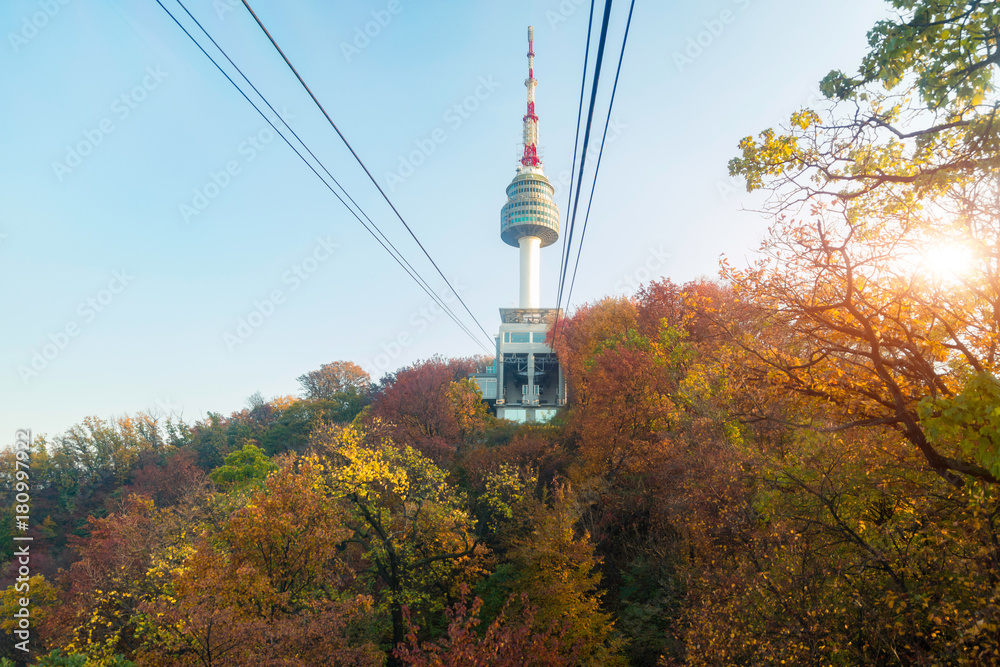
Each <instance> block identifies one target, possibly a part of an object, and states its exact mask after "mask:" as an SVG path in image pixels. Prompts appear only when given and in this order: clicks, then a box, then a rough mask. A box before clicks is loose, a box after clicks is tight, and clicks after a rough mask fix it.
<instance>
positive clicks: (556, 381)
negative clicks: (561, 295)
mask: <svg viewBox="0 0 1000 667" xmlns="http://www.w3.org/2000/svg"><path fill="white" fill-rule="evenodd" d="M556 314H557V310H556V309H555V308H501V309H500V319H501V324H500V333H499V334H498V335H497V337H496V341H497V352H496V360H495V361H494V365H493V366H492V367H490V369H489V370H488V371H487V372H486V373H477V374H475V375H473V376H471V377H472V379H473V380H475V381H476V383H477V384H478V385H479V389H480V391H482V393H483V398H484V399H485V400H486V401H487V403H489V404H490V405H491V406H492V407H493V408H494V410H495V412H496V416H497V417H498V418H500V419H510V420H512V421H516V422H547V421H549V420H550V419H552V417H554V416H555V414H556V410H557V409H558V408H559V407H560V406H562V405H565V404H566V384H565V382H564V380H563V375H562V368H561V367H560V366H559V359H558V358H556V354H555V351H554V350H552V348H550V347H549V346H548V345H547V344H546V342H545V338H546V335H547V334H548V331H549V329H550V328H552V324H553V323H554V322H555V319H556Z"/></svg>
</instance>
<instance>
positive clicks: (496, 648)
mask: <svg viewBox="0 0 1000 667" xmlns="http://www.w3.org/2000/svg"><path fill="white" fill-rule="evenodd" d="M517 601H518V602H519V608H520V611H519V613H518V614H517V615H516V616H514V615H512V614H511V613H510V611H509V606H510V605H509V604H508V605H504V608H503V609H502V610H501V612H500V613H499V614H498V615H497V616H496V618H494V619H493V621H492V622H491V623H490V624H489V625H488V626H487V627H486V628H485V630H484V631H480V630H479V629H478V626H479V625H480V623H481V618H480V612H481V611H482V607H483V601H482V600H481V599H479V598H476V599H475V600H473V601H472V603H471V604H469V603H467V602H466V601H465V600H462V601H460V602H456V603H455V604H454V605H452V606H451V607H449V608H448V609H447V610H446V613H447V616H448V630H447V633H446V635H445V636H444V637H442V638H440V639H438V640H437V641H434V642H429V641H425V642H421V641H420V640H419V630H420V628H419V627H417V626H414V625H413V624H412V623H411V624H410V625H409V632H408V633H407V635H406V643H405V644H401V645H400V646H398V647H397V648H396V657H397V658H398V659H399V660H400V662H401V663H402V664H403V665H406V666H407V667H432V666H436V667H474V666H476V665H490V666H491V667H522V666H523V667H571V666H573V665H578V664H579V662H578V653H579V647H578V645H577V644H574V643H572V642H566V641H565V636H564V635H565V633H566V628H567V626H568V625H569V623H568V622H564V623H553V624H551V625H550V626H549V627H548V628H547V629H545V630H543V631H541V632H539V631H536V630H535V629H534V628H535V625H536V624H535V613H536V609H535V607H533V606H532V605H531V604H530V603H529V601H528V598H527V595H524V594H522V595H521V596H520V597H519V598H517ZM408 616H409V615H408V614H407V620H408V621H409V618H408Z"/></svg>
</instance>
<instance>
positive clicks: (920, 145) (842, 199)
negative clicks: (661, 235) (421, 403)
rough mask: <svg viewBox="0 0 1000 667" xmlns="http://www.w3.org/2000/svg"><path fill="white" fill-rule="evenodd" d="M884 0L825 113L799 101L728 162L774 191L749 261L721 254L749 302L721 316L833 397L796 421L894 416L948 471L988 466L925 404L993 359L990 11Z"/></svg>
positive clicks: (806, 389) (751, 349) (775, 366)
mask: <svg viewBox="0 0 1000 667" xmlns="http://www.w3.org/2000/svg"><path fill="white" fill-rule="evenodd" d="M892 4H893V5H894V6H895V7H896V8H898V9H899V10H900V11H901V14H900V17H899V18H898V19H895V20H886V21H882V22H879V23H878V24H877V25H876V26H875V28H873V29H872V31H871V32H870V33H869V42H870V44H871V45H872V48H871V50H870V51H869V53H868V55H867V56H866V57H865V59H864V61H863V62H862V65H861V68H860V69H859V72H858V74H857V75H856V76H854V77H848V76H846V75H844V74H843V73H841V72H832V73H831V74H830V75H828V76H827V77H826V79H824V82H823V90H824V93H825V94H826V95H827V97H828V98H829V99H830V100H831V102H833V103H834V105H833V106H832V108H831V110H830V112H829V114H828V115H829V120H823V118H822V117H821V116H820V114H818V113H817V112H815V111H813V110H803V111H800V112H797V113H796V114H794V115H793V116H792V118H791V129H790V130H789V131H788V132H787V133H786V134H781V135H779V134H776V133H775V132H773V131H772V130H766V131H765V132H763V133H761V135H760V139H759V141H758V140H754V139H752V138H749V137H748V138H746V139H744V140H743V142H741V145H740V146H741V150H742V156H741V157H738V158H735V159H734V160H733V161H732V162H731V163H730V171H731V172H732V173H733V174H734V175H735V174H739V175H742V176H744V177H745V178H746V182H747V187H748V189H750V190H752V189H757V188H762V187H766V188H768V189H769V190H770V191H771V193H772V195H773V197H772V200H771V203H770V205H769V208H768V210H769V211H770V212H771V213H773V214H775V215H776V216H777V217H776V221H775V225H774V226H773V228H772V230H771V234H770V236H769V238H768V239H766V240H765V241H764V243H763V244H762V248H761V250H762V257H761V259H760V260H759V261H758V262H757V263H756V264H755V265H754V266H752V267H750V268H749V269H747V270H738V269H734V268H732V267H730V266H728V265H726V264H724V266H723V275H724V277H726V278H728V279H729V280H730V281H732V283H733V285H734V287H735V289H736V290H737V293H738V296H739V297H740V298H741V299H742V300H743V301H744V302H745V303H752V304H754V305H755V306H757V307H759V309H760V311H759V313H760V317H761V319H760V321H759V323H758V326H757V327H756V329H743V330H742V331H736V330H733V331H732V333H733V335H734V336H735V338H736V339H737V340H738V341H739V343H740V344H741V345H742V346H743V347H744V348H745V349H746V350H747V352H748V357H747V360H748V363H747V367H748V369H749V370H750V371H751V374H752V375H753V376H754V377H756V378H759V379H761V380H763V381H764V382H765V383H770V384H771V385H772V386H774V387H775V388H777V389H778V390H779V391H782V392H794V393H795V394H798V395H800V396H802V397H806V398H807V399H812V400H815V401H822V402H826V403H831V404H833V405H836V406H837V407H838V408H839V413H838V414H831V413H828V412H824V413H823V414H824V415H825V417H824V418H825V419H827V421H825V422H823V423H819V422H813V423H808V422H807V423H805V424H803V425H806V426H810V427H816V428H830V429H834V428H847V427H852V426H882V427H888V428H892V429H895V430H896V431H897V432H898V433H900V434H901V435H902V436H903V437H904V438H906V440H907V441H908V442H909V443H910V444H911V445H912V446H913V447H915V448H916V450H918V451H919V452H920V453H921V455H922V456H923V458H924V459H925V461H926V463H927V465H928V466H929V467H930V468H931V469H933V470H935V471H936V472H938V473H939V474H940V475H942V476H944V477H945V478H947V479H948V480H949V481H950V482H951V483H952V484H953V485H961V484H963V483H964V481H965V480H966V479H979V480H984V481H987V482H990V483H996V482H997V481H1000V478H998V477H997V476H996V475H995V474H994V473H992V472H991V470H992V469H993V468H994V464H995V461H996V459H995V456H996V454H995V453H991V452H989V451H984V450H979V449H977V450H976V451H966V450H963V447H962V443H961V442H956V441H954V440H952V441H942V440H940V439H939V440H938V441H933V440H932V439H931V438H929V437H928V433H927V428H926V425H925V423H924V418H923V417H922V414H923V415H924V416H932V415H933V414H934V413H935V408H934V405H936V404H937V402H939V401H948V400H951V399H953V398H954V397H955V396H956V395H958V394H959V393H960V392H961V391H962V388H963V387H964V386H965V385H966V383H967V382H968V381H969V378H970V376H971V374H972V373H989V374H995V371H996V362H997V358H996V357H997V344H998V331H1000V326H998V324H1000V308H998V306H1000V280H998V279H1000V265H998V263H997V261H996V257H997V256H998V252H1000V229H997V228H996V225H995V220H996V217H997V215H998V214H1000V209H998V207H997V191H998V183H997V180H996V173H995V165H994V163H995V156H996V154H997V151H998V149H1000V124H998V123H996V122H994V115H995V113H996V111H997V109H998V104H1000V100H998V99H997V97H996V94H995V89H994V79H995V76H996V73H997V71H998V70H997V67H998V65H1000V60H998V58H1000V56H998V55H997V53H998V50H997V49H998V32H997V27H998V22H1000V14H998V9H997V6H996V4H995V3H982V2H978V1H974V0H969V1H967V2H957V1H954V0H952V1H946V0H892ZM845 112H846V113H845ZM800 213H804V215H805V218H806V219H804V220H797V219H795V218H794V217H793V216H795V215H796V214H800ZM942 253H943V254H944V255H945V256H947V255H948V254H949V253H950V254H951V255H953V256H954V258H953V259H952V260H951V261H950V265H949V266H944V265H943V261H942V260H940V257H941V256H942ZM936 257H937V258H938V259H935V258H936ZM760 331H763V332H765V335H763V336H761V335H760V334H759V333H758V332H760ZM920 405H925V406H929V407H926V408H924V412H923V413H922V412H921V410H920V409H918V406H920ZM750 412H752V413H755V414H756V416H757V417H763V418H767V417H768V415H767V414H765V413H766V410H760V409H759V406H758V407H755V408H753V409H751V410H750ZM984 456H985V458H984Z"/></svg>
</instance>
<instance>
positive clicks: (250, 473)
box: [209, 442, 275, 489]
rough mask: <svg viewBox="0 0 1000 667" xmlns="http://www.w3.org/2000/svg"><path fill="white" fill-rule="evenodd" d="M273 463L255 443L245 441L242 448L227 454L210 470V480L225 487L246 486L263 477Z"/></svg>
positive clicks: (272, 467)
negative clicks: (221, 463)
mask: <svg viewBox="0 0 1000 667" xmlns="http://www.w3.org/2000/svg"><path fill="white" fill-rule="evenodd" d="M274 469H275V465H274V464H273V463H271V460H270V459H269V458H267V456H266V455H265V454H264V452H262V451H261V450H260V448H259V447H257V445H254V444H251V443H249V442H248V443H246V444H244V445H243V449H240V450H238V451H235V452H233V453H231V454H229V455H228V456H226V460H225V462H224V463H223V465H221V466H219V467H218V468H216V469H215V470H213V471H212V472H211V474H210V475H209V477H211V478H212V481H213V482H215V483H216V484H218V485H219V486H222V487H224V488H226V489H231V488H238V487H242V486H246V485H247V484H250V483H252V482H255V481H261V480H263V479H265V478H266V477H267V475H268V473H270V472H271V471H272V470H274Z"/></svg>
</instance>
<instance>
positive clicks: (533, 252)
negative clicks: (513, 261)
mask: <svg viewBox="0 0 1000 667" xmlns="http://www.w3.org/2000/svg"><path fill="white" fill-rule="evenodd" d="M517 243H518V245H519V246H520V247H521V298H520V306H521V308H538V303H539V294H540V290H539V287H538V265H539V261H538V255H539V253H538V251H539V249H540V248H541V247H542V240H541V239H540V238H538V237H537V236H522V237H521V238H519V239H518V240H517Z"/></svg>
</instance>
